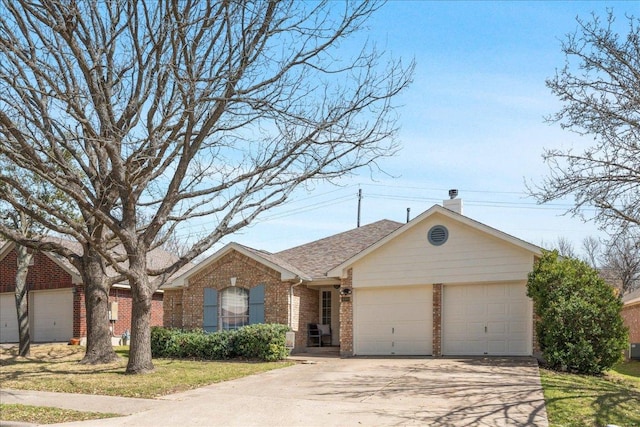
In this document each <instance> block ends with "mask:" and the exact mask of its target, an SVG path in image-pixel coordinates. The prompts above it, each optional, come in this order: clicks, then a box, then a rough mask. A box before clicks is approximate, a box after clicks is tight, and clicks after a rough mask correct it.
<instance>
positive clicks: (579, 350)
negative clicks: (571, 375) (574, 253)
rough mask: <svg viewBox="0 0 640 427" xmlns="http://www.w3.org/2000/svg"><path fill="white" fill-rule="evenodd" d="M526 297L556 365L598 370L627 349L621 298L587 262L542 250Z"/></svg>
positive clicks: (565, 368)
mask: <svg viewBox="0 0 640 427" xmlns="http://www.w3.org/2000/svg"><path fill="white" fill-rule="evenodd" d="M527 295H528V296H530V297H531V298H532V299H533V302H534V310H535V314H536V316H537V317H538V321H537V323H536V333H537V337H538V343H539V345H540V349H541V350H542V355H543V357H544V360H545V361H546V363H547V364H548V365H549V366H550V367H551V368H552V369H557V370H563V371H571V372H579V373H587V374H598V373H601V372H603V371H604V370H606V369H609V368H611V367H612V366H613V365H614V364H615V363H617V362H618V361H619V360H620V359H621V357H622V352H623V351H624V350H626V349H627V348H628V334H627V328H626V327H625V326H624V324H623V322H622V318H621V316H620V310H621V309H622V302H621V300H620V298H619V297H618V296H617V295H616V292H615V291H614V289H613V288H612V287H611V286H609V285H607V284H606V283H605V281H604V279H602V278H601V277H600V275H599V273H598V271H596V270H595V269H593V268H591V267H589V266H588V265H587V264H586V263H585V262H583V261H579V260H577V259H573V258H564V257H561V256H560V255H559V254H558V252H557V251H553V252H548V251H544V252H543V255H542V257H541V258H540V259H539V260H538V261H536V263H535V266H534V269H533V271H532V272H531V273H529V278H528V282H527Z"/></svg>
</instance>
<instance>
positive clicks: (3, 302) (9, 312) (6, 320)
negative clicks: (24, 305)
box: [0, 293, 19, 343]
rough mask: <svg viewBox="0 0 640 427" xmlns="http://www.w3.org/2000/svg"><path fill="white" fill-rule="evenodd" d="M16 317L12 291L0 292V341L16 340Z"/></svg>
mask: <svg viewBox="0 0 640 427" xmlns="http://www.w3.org/2000/svg"><path fill="white" fill-rule="evenodd" d="M18 340H19V337H18V319H17V316H16V300H15V296H14V294H13V293H2V294H0V343H7V342H11V343H13V342H18Z"/></svg>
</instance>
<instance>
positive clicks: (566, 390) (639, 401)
mask: <svg viewBox="0 0 640 427" xmlns="http://www.w3.org/2000/svg"><path fill="white" fill-rule="evenodd" d="M540 379H541V381H542V387H543V389H544V398H545V402H546V406H547V415H548V417H549V424H550V425H551V426H562V427H570V426H576V427H577V426H605V425H607V424H615V425H619V426H640V362H638V361H634V362H628V363H623V364H620V365H618V366H616V368H614V369H613V370H612V371H609V372H607V374H605V375H604V376H588V375H575V374H568V373H561V372H555V371H550V370H547V369H540Z"/></svg>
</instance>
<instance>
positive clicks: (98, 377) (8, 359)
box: [0, 344, 293, 398]
mask: <svg viewBox="0 0 640 427" xmlns="http://www.w3.org/2000/svg"><path fill="white" fill-rule="evenodd" d="M116 351H117V353H118V354H119V355H121V356H122V358H121V360H119V361H117V362H114V363H111V364H108V365H97V366H91V365H80V364H79V363H78V361H80V359H82V357H83V355H84V348H83V347H80V346H67V345H62V344H59V345H46V346H33V347H32V349H31V356H29V357H27V358H20V357H16V348H15V347H14V348H12V349H9V350H6V349H2V350H0V384H2V388H14V389H21V390H39V391H53V392H66V393H81V394H101V395H109V396H123V397H143V398H154V397H159V396H164V395H167V394H172V393H178V392H181V391H185V390H190V389H194V388H197V387H201V386H204V385H207V384H213V383H217V382H221V381H228V380H232V379H235V378H240V377H244V376H247V375H252V374H257V373H260V372H265V371H269V370H272V369H277V368H283V367H286V366H290V365H292V364H293V363H292V362H288V361H286V362H256V363H253V362H245V361H230V362H212V361H192V360H169V359H154V361H153V363H154V365H155V367H156V369H155V371H154V372H152V373H149V374H143V375H127V374H125V368H126V364H127V355H128V347H118V348H117V349H116Z"/></svg>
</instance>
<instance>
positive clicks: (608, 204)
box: [531, 13, 640, 229]
mask: <svg viewBox="0 0 640 427" xmlns="http://www.w3.org/2000/svg"><path fill="white" fill-rule="evenodd" d="M627 20H628V33H627V34H625V35H620V34H618V33H617V32H616V31H615V30H614V22H615V19H614V16H613V13H609V15H608V16H607V17H606V19H605V20H601V19H600V18H598V17H596V16H594V17H593V18H592V20H590V21H584V20H580V19H578V29H577V31H576V32H575V33H573V34H569V35H568V36H567V38H566V40H565V41H564V43H563V44H562V51H563V53H564V55H565V58H566V63H565V65H564V67H562V68H561V69H559V70H558V71H557V72H556V75H555V76H554V77H553V78H550V79H549V80H547V86H548V87H549V88H550V89H551V91H552V92H553V94H554V95H556V96H557V97H558V98H559V99H560V100H561V101H562V102H563V107H562V109H561V110H560V111H559V112H558V113H557V114H555V115H554V116H552V117H550V118H549V121H551V122H556V123H560V125H561V126H562V128H564V129H568V130H570V131H573V132H576V133H578V134H580V135H585V136H590V137H592V138H593V140H594V143H593V145H592V146H590V147H588V148H586V149H584V150H577V149H572V148H568V149H547V150H546V151H545V153H544V155H543V157H544V159H545V161H546V163H547V164H548V166H549V168H550V173H549V177H548V178H547V179H546V180H545V181H544V182H543V183H542V184H541V185H540V186H539V187H538V188H537V189H535V190H531V193H532V194H533V195H534V196H535V197H536V198H537V200H538V201H539V202H541V203H546V202H549V201H552V200H555V199H560V198H563V197H567V196H572V197H573V198H574V207H573V208H572V209H571V210H570V212H571V213H573V214H577V215H581V214H583V212H584V209H585V208H589V207H595V208H596V214H595V220H596V221H597V222H599V223H600V225H601V226H602V227H603V228H605V229H616V228H618V227H620V226H624V225H625V224H636V225H640V102H638V88H639V87H640V22H639V20H638V19H637V18H635V17H633V16H631V17H628V18H627Z"/></svg>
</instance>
